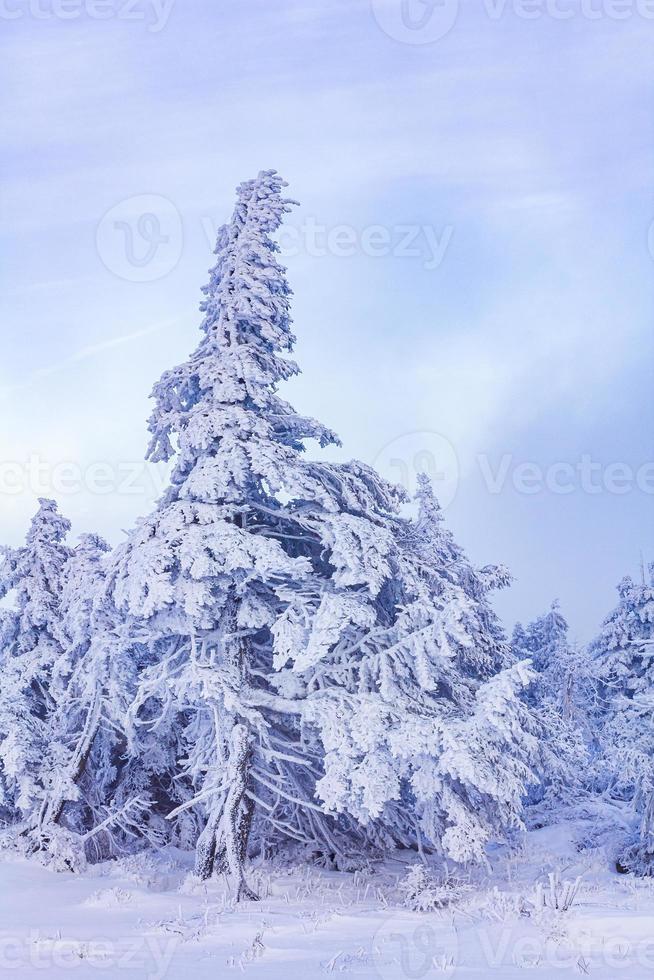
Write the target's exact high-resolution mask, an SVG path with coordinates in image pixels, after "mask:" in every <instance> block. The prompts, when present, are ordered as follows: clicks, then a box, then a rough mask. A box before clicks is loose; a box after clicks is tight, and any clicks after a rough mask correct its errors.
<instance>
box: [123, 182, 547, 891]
mask: <svg viewBox="0 0 654 980" xmlns="http://www.w3.org/2000/svg"><path fill="white" fill-rule="evenodd" d="M284 186H285V185H284V183H283V181H282V180H281V178H280V177H279V176H278V175H277V174H276V173H275V172H274V171H264V172H262V173H260V174H259V176H258V177H257V178H256V179H255V180H251V181H248V182H246V183H244V184H242V185H241V186H240V188H239V189H238V199H237V204H236V209H235V211H234V215H233V218H232V220H231V222H230V223H229V224H228V225H226V226H225V227H224V228H223V229H222V230H221V232H220V233H219V236H218V242H217V246H216V255H217V261H216V264H215V266H214V268H213V270H212V272H211V278H210V282H209V285H208V287H207V288H206V290H205V294H206V298H205V300H204V302H203V304H202V309H203V312H204V321H203V324H202V334H203V336H202V339H201V341H200V343H199V345H198V347H197V349H196V350H195V352H194V353H193V354H192V355H191V357H190V359H189V360H188V361H187V362H185V363H184V364H182V365H180V366H179V367H177V368H174V369H173V370H172V371H168V372H166V373H165V374H164V375H163V377H162V379H161V380H160V381H159V382H158V384H157V385H156V386H155V389H154V393H153V394H154V398H155V400H156V407H155V410H154V412H153V415H152V418H151V420H150V430H151V432H152V441H151V444H150V449H149V458H150V459H151V460H152V461H158V460H168V459H170V458H171V457H173V456H174V457H175V466H174V469H173V472H172V476H171V483H170V487H169V489H168V490H167V492H166V494H165V495H164V497H163V498H162V500H161V502H160V504H159V506H158V507H157V509H156V511H155V512H154V513H153V514H152V515H151V516H150V517H148V518H147V519H145V520H144V521H142V522H141V523H140V524H139V525H138V526H137V528H136V529H135V530H134V531H133V532H132V533H131V534H130V535H129V537H128V540H127V541H126V542H125V543H124V544H123V545H122V546H121V547H120V548H119V549H117V551H116V553H115V557H114V560H113V563H112V568H111V571H110V576H109V589H110V592H111V595H112V596H113V599H114V602H115V603H116V607H117V609H118V610H119V611H120V612H121V614H122V615H123V616H124V617H125V621H126V624H127V625H126V628H127V629H128V630H131V631H132V632H133V634H134V635H139V636H140V637H142V638H143V641H144V642H145V638H146V637H147V638H148V639H147V642H148V643H149V645H150V650H151V652H152V663H151V666H150V667H149V668H148V669H146V670H145V671H144V672H143V673H142V675H141V678H140V685H139V691H138V695H137V697H136V699H135V702H134V705H133V710H132V712H131V725H132V730H133V731H135V732H136V731H138V729H139V728H141V729H145V730H146V731H149V732H150V733H153V734H155V735H156V733H157V732H163V733H166V739H165V742H166V745H167V747H168V748H167V750H166V751H161V750H159V756H158V759H157V767H158V769H159V777H158V778H159V783H160V784H161V783H163V782H164V781H166V780H165V772H166V770H167V782H168V783H169V784H170V785H171V786H174V787H175V791H176V793H177V794H178V796H179V798H180V799H179V803H178V804H177V806H175V807H174V808H173V809H172V812H169V813H168V816H169V818H170V819H171V820H175V821H177V822H180V821H184V825H183V827H182V828H181V829H180V830H179V831H178V832H179V834H180V836H181V837H187V838H190V837H193V836H197V844H196V871H197V873H198V875H200V876H201V877H208V876H209V875H211V874H212V873H213V872H214V871H217V870H227V871H228V872H229V873H230V874H231V875H232V876H233V877H234V879H235V880H236V881H237V883H238V894H239V896H249V897H254V896H253V895H252V892H251V890H250V889H249V887H248V886H247V884H246V881H245V875H244V862H245V858H246V855H247V853H248V850H250V851H258V852H259V853H264V854H265V853H267V852H269V851H270V849H271V848H275V847H277V846H279V843H280V842H281V841H282V840H284V839H285V838H286V839H290V840H293V841H297V842H300V843H301V844H303V845H304V846H306V847H307V848H308V849H310V850H311V851H313V852H314V853H315V852H318V853H321V854H323V855H325V856H328V857H329V858H330V859H331V860H334V861H335V862H336V863H338V864H340V865H341V866H344V865H345V866H346V865H347V863H348V852H351V851H352V849H353V848H354V849H356V850H358V851H361V850H362V849H363V848H364V847H366V846H371V845H373V844H376V845H377V846H378V847H386V848H387V847H389V846H394V845H395V844H398V843H400V844H409V845H411V846H417V845H419V843H421V842H422V841H424V842H425V843H426V844H427V845H428V846H431V847H438V848H439V849H441V850H443V851H445V852H446V853H449V854H451V855H453V856H455V857H457V859H467V858H468V857H471V856H473V855H478V854H479V853H480V851H481V849H482V848H483V843H484V841H485V840H486V839H487V838H488V837H489V836H490V835H491V834H493V833H496V832H499V831H501V829H502V828H503V827H506V826H507V825H510V824H512V823H513V824H515V823H516V822H517V820H518V813H519V805H520V797H521V794H522V792H523V789H524V783H525V781H526V780H527V779H528V775H529V774H528V768H527V758H528V756H529V754H530V752H531V751H532V749H533V744H532V740H531V738H530V736H529V735H528V734H527V733H526V732H525V725H526V724H527V712H526V709H525V707H524V705H522V704H521V702H520V700H519V698H518V696H517V694H518V691H519V689H520V688H521V686H522V685H523V684H524V683H525V681H526V679H527V675H526V671H525V669H524V667H523V666H511V665H510V664H509V655H508V650H507V646H506V643H505V642H504V639H503V637H502V635H501V631H500V630H499V627H498V626H497V622H496V620H495V619H494V617H493V616H492V613H491V612H490V609H489V607H488V604H487V600H486V595H487V593H488V591H489V590H490V588H492V587H493V586H494V585H495V584H496V581H495V580H496V579H497V578H498V575H497V573H496V572H494V571H493V570H490V569H488V570H485V571H483V572H475V571H474V570H473V569H472V568H471V567H470V566H469V565H468V563H467V562H466V561H465V560H464V559H463V556H462V555H461V554H460V552H459V551H458V549H456V548H455V546H454V544H453V543H452V542H451V540H450V539H449V537H448V536H447V534H446V532H444V531H443V529H442V527H441V525H440V518H438V517H437V516H436V510H437V508H436V504H435V502H434V501H433V500H432V499H431V498H429V501H428V499H427V498H428V494H427V490H426V488H425V493H424V501H423V513H422V517H421V521H422V522H423V523H422V526H421V527H419V528H416V527H415V526H414V525H413V524H412V523H411V522H407V521H406V520H403V519H401V518H400V517H399V516H398V513H397V509H398V506H399V503H400V502H401V499H402V492H401V491H399V490H398V489H397V488H393V487H391V486H389V485H388V484H386V483H385V482H384V481H383V480H382V479H381V478H380V477H379V476H378V475H377V474H376V473H375V472H374V471H373V470H371V469H370V468H369V467H366V466H364V465H363V464H361V463H356V462H353V463H348V464H334V463H327V462H314V461H311V460H309V459H307V458H306V457H305V456H304V448H305V447H304V443H305V440H307V439H316V440H317V441H318V442H319V443H320V445H321V446H326V445H328V444H330V443H336V441H337V440H336V437H335V435H334V434H333V433H332V432H331V431H329V430H328V429H325V428H324V427H323V426H322V425H320V424H319V423H318V422H315V421H314V420H312V419H308V418H305V417H303V416H301V415H298V414H297V413H296V412H295V410H294V409H293V408H292V407H291V406H290V405H289V404H288V403H287V402H285V401H283V400H282V398H281V397H280V396H279V394H278V386H279V384H280V383H281V382H283V381H284V380H286V379H287V378H289V377H290V376H291V375H293V374H295V373H296V372H297V370H298V369H297V367H296V365H295V364H294V363H293V362H292V361H291V360H290V359H289V358H288V356H287V355H288V354H289V352H290V351H291V350H292V347H293V343H294V338H293V335H292V333H291V328H290V315H289V298H290V289H289V287H288V284H287V282H286V277H285V270H284V269H283V267H282V266H281V265H280V264H279V262H278V259H277V252H278V247H277V246H276V244H275V242H274V241H273V238H272V235H273V234H274V232H275V231H276V230H277V228H278V227H279V225H280V223H281V221H282V219H283V216H284V214H285V212H287V211H288V210H289V207H290V203H291V202H289V201H286V200H285V199H284V198H283V197H282V189H283V187H284ZM430 507H431V508H432V511H433V513H431V514H430V515H429V516H428V515H427V513H426V512H427V510H428V509H429V508H430ZM426 522H433V524H434V535H435V537H437V538H438V540H439V542H440V544H439V545H438V547H437V546H436V545H435V544H433V542H432V545H431V546H430V545H428V544H427V538H428V535H427V534H426V532H425V523H426ZM436 525H437V526H438V529H437V530H436ZM421 540H422V545H423V547H422V550H420V548H418V547H417V544H418V543H420V542H421ZM439 548H442V549H444V550H445V551H447V550H448V549H450V550H451V551H452V555H453V557H452V556H449V552H448V557H447V561H450V560H452V564H453V568H452V569H451V570H450V571H447V570H444V569H442V568H441V565H442V563H443V561H444V557H443V552H442V551H441V550H439ZM454 566H456V567H454ZM499 577H500V578H501V575H500V576H499ZM171 735H172V736H173V737H170V736H171ZM156 744H157V743H156V739H155V740H154V742H153V748H152V751H154V745H156ZM140 755H141V759H142V760H143V761H144V762H145V760H146V759H147V755H148V753H147V751H146V752H145V753H141V754H140Z"/></svg>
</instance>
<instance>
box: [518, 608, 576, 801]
mask: <svg viewBox="0 0 654 980" xmlns="http://www.w3.org/2000/svg"><path fill="white" fill-rule="evenodd" d="M512 648H513V653H514V656H516V657H517V658H518V659H525V658H528V659H530V660H531V663H532V666H533V668H534V671H535V674H534V678H533V681H532V683H531V684H530V685H529V687H528V688H527V689H526V691H525V695H524V696H525V700H526V701H527V703H528V704H529V706H530V707H531V708H532V710H533V712H534V716H535V718H536V720H537V723H538V728H539V731H540V735H541V737H540V739H539V753H538V755H539V759H538V765H537V772H538V776H539V783H538V786H537V787H536V788H535V789H534V790H532V792H531V793H530V798H529V799H530V802H531V803H544V804H545V809H546V810H547V809H551V808H554V807H556V806H557V805H558V804H559V803H560V802H572V801H576V800H578V797H579V792H580V790H581V787H582V781H583V779H584V777H585V773H586V768H587V765H588V762H589V758H590V756H589V749H590V742H591V726H590V721H589V716H588V711H589V702H590V701H591V700H592V696H593V691H594V685H593V681H592V678H591V671H590V669H589V664H588V657H587V655H586V653H585V652H584V651H583V650H580V649H579V648H578V647H576V646H574V645H572V644H571V643H570V641H569V639H568V623H567V622H566V620H565V618H564V617H563V615H562V614H561V611H560V608H559V603H558V602H554V603H552V606H551V608H550V610H549V611H548V612H547V613H545V614H544V615H543V616H540V617H539V618H538V619H536V620H535V621H534V622H532V623H529V625H528V626H526V627H524V626H522V624H521V623H518V624H516V627H515V629H514V632H513V638H512ZM538 813H539V817H542V815H543V807H542V806H541V807H539V810H538Z"/></svg>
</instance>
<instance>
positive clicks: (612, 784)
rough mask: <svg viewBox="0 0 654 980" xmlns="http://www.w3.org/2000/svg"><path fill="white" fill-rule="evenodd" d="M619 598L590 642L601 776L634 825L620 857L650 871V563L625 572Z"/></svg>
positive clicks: (653, 651)
mask: <svg viewBox="0 0 654 980" xmlns="http://www.w3.org/2000/svg"><path fill="white" fill-rule="evenodd" d="M618 594H619V597H620V598H619V602H618V604H617V606H616V607H615V609H614V610H613V611H612V612H611V613H610V614H609V616H608V617H607V618H606V620H605V621H604V624H603V627H602V630H601V632H600V634H599V636H598V637H597V638H596V639H595V641H594V642H593V643H592V644H591V655H592V656H593V660H594V664H595V666H596V669H597V672H598V675H599V679H600V684H599V695H600V710H599V715H598V722H599V725H600V740H601V745H602V759H601V762H602V767H601V773H600V780H601V785H602V788H603V789H604V790H605V792H608V793H609V794H611V795H612V796H613V797H614V798H616V799H619V800H623V801H627V802H630V803H631V804H632V806H633V809H634V813H635V815H636V816H637V818H638V820H639V829H638V831H637V833H636V834H635V835H634V838H633V839H632V840H631V841H630V843H629V846H628V847H627V850H626V852H625V854H623V855H622V857H621V862H622V863H623V864H624V866H625V867H627V868H630V869H632V870H634V871H637V872H639V873H647V874H652V873H654V564H652V565H650V566H649V568H648V570H647V574H646V573H645V571H644V570H643V574H642V577H641V581H640V582H634V581H633V580H632V579H631V578H629V577H627V578H625V579H623V580H622V582H621V583H620V585H619V586H618Z"/></svg>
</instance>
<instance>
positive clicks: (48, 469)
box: [0, 0, 654, 639]
mask: <svg viewBox="0 0 654 980" xmlns="http://www.w3.org/2000/svg"><path fill="white" fill-rule="evenodd" d="M523 2H524V4H525V5H524V7H522V6H521V5H520V3H519V2H518V0H514V2H512V3H509V2H507V3H505V4H504V3H500V2H499V0H481V2H475V3H474V4H473V3H472V2H468V3H465V2H461V3H460V4H459V5H457V4H456V3H455V0H443V2H442V3H441V4H438V3H437V4H436V5H435V6H426V5H425V4H424V3H422V0H408V5H407V6H406V7H405V8H402V5H401V2H400V0H373V2H372V3H370V2H369V0H349V2H340V0H311V2H306V0H304V2H290V0H286V2H278V0H249V2H248V3H243V2H242V0H220V2H215V0H212V2H209V0H206V2H205V0H176V2H171V0H167V2H166V3H163V6H162V3H161V2H155V0H152V2H149V0H138V2H136V3H134V2H133V0H130V3H129V5H128V3H127V0H110V2H106V0H95V4H94V2H93V0H63V5H62V0H4V2H3V3H2V4H1V5H0V6H1V8H2V9H1V10H0V19H3V20H5V21H6V23H3V24H2V41H1V42H0V44H1V51H0V81H1V82H2V86H3V91H4V93H5V99H6V106H5V125H4V127H3V130H4V131H3V136H4V142H5V154H4V181H3V184H4V189H3V191H2V211H3V214H4V222H3V228H4V230H3V233H2V243H1V244H2V260H3V261H2V269H3V280H4V281H3V296H4V299H3V307H4V308H3V311H2V323H3V331H2V334H3V352H2V357H1V358H0V411H1V412H2V420H3V425H2V431H1V433H0V460H1V461H2V463H3V466H4V469H3V470H2V474H1V476H2V479H0V485H1V486H0V489H1V490H2V492H1V493H0V539H1V540H3V541H5V542H7V543H12V544H14V543H18V542H19V541H20V540H21V538H22V536H23V534H24V531H25V527H26V524H27V522H28V520H29V517H30V515H31V513H32V511H33V510H34V509H35V505H36V497H37V496H38V494H39V493H43V492H48V491H49V495H54V496H56V497H58V499H59V501H60V503H61V507H62V510H64V511H65V512H66V513H67V514H68V515H69V516H70V517H71V518H72V520H73V522H74V527H75V530H76V531H78V532H81V531H85V530H90V529H98V530H100V531H101V532H102V533H104V534H105V535H106V536H107V537H109V538H110V540H112V541H117V540H118V539H119V538H120V535H121V533H122V529H124V528H127V527H129V526H130V525H131V524H132V523H133V522H134V520H135V519H136V518H137V516H138V515H139V514H142V513H145V512H147V510H148V508H149V507H150V506H151V503H152V501H153V500H154V499H155V497H156V496H157V487H158V486H159V487H160V486H161V480H162V479H163V478H165V474H161V473H159V472H157V473H152V472H150V471H148V470H145V469H143V468H142V467H140V464H139V461H140V460H141V459H142V456H143V453H144V449H145V445H146V441H147V432H146V418H147V415H148V411H149V408H148V400H147V396H148V392H149V390H150V388H151V386H152V384H153V382H154V381H155V380H156V379H157V377H158V376H159V374H160V372H161V371H162V370H164V369H165V368H166V367H169V366H171V365H172V364H174V363H176V362H178V361H179V360H180V359H182V358H183V357H185V356H186V354H187V353H188V352H189V351H190V350H191V349H192V348H193V346H194V345H195V343H196V338H197V334H196V331H197V326H198V323H199V315H198V312H197V304H198V300H199V296H200V287H201V285H202V284H203V282H204V281H205V280H206V269H207V268H208V267H209V265H210V262H211V239H212V237H213V232H214V230H215V228H216V227H217V226H218V224H219V223H220V222H221V220H224V219H226V218H227V217H228V215H229V213H230V211H231V206H232V200H233V189H234V186H235V185H236V184H237V183H238V182H239V181H241V180H242V179H245V178H247V177H249V176H251V175H253V174H255V173H256V172H257V171H258V170H259V169H261V168H265V167H275V168H276V169H278V170H279V171H280V172H281V173H282V174H283V175H284V176H285V177H286V179H287V180H288V181H289V184H290V187H289V193H290V194H291V196H293V197H294V198H297V199H298V200H299V201H301V207H299V208H298V209H296V211H295V212H294V214H293V215H292V216H291V217H290V218H289V230H288V232H287V234H286V237H285V238H284V240H283V248H284V255H285V260H286V264H287V266H288V269H289V276H290V278H291V284H292V286H293V288H294V291H295V303H294V313H295V326H296V332H297V335H298V348H297V358H298V360H299V362H300V364H301V366H302V368H303V371H304V373H303V375H302V377H301V378H299V379H297V380H296V381H294V382H292V383H291V384H290V385H289V388H288V397H290V398H291V400H293V401H294V402H295V403H296V404H297V406H298V407H299V408H301V409H302V410H304V411H307V412H309V413H312V414H314V415H316V416H319V417H320V418H321V419H322V420H323V421H325V422H326V423H328V424H329V425H331V426H332V427H334V428H336V429H337V430H338V431H339V433H340V435H341V437H342V439H343V443H344V448H343V451H342V453H341V455H342V456H344V457H350V456H356V457H359V458H361V459H364V460H366V461H369V462H375V463H376V464H377V465H379V467H380V468H381V469H382V470H383V471H384V472H385V473H386V475H388V476H390V477H394V478H396V479H401V480H405V481H407V483H408V485H409V486H411V485H412V481H413V480H414V475H415V470H416V468H418V467H420V466H426V467H427V469H429V470H431V471H432V472H433V473H434V475H435V476H436V479H437V487H439V488H440V489H441V490H442V495H443V499H444V503H447V507H446V513H447V518H448V521H449V523H450V526H451V527H452V528H453V530H454V531H455V533H456V535H457V537H458V538H459V539H460V540H461V542H462V543H463V544H464V545H465V546H466V548H467V549H468V551H469V553H470V555H471V557H472V558H473V559H474V560H475V561H476V562H478V563H479V564H485V563H488V562H492V561H502V562H505V563H506V564H507V565H508V566H509V567H510V568H511V570H512V571H513V573H514V575H515V577H516V582H515V584H514V586H513V588H512V589H511V590H510V593H506V594H504V595H503V596H502V597H501V598H500V599H499V600H498V609H499V610H500V612H501V613H502V614H503V615H504V616H505V618H506V621H507V623H508V625H509V626H510V625H511V624H512V623H513V621H514V620H515V619H517V618H524V619H528V618H530V617H533V616H535V615H537V614H539V613H540V612H541V611H542V610H543V609H545V608H547V606H548V605H549V603H550V602H551V600H552V599H553V598H555V597H558V598H560V600H561V602H562V606H563V611H564V612H565V613H566V615H567V616H568V619H569V620H570V623H571V625H572V628H573V631H574V633H575V634H576V635H577V636H579V637H580V638H581V639H586V638H588V637H589V636H590V635H592V633H593V632H594V630H595V629H596V628H597V626H598V624H599V622H600V621H601V619H602V617H603V616H604V615H605V614H606V612H608V610H609V609H610V607H611V605H612V604H613V602H614V595H615V593H614V586H615V584H616V583H617V581H618V580H619V579H620V578H621V577H622V576H623V575H624V574H627V573H632V574H636V573H637V571H638V563H639V554H640V551H641V550H642V551H643V552H644V553H645V557H646V558H648V557H649V558H652V557H654V555H653V554H652V548H651V543H652V540H653V538H652V530H653V529H654V528H653V523H654V517H653V511H654V508H653V506H652V504H653V501H654V497H653V491H654V472H653V469H652V466H651V461H652V459H653V458H654V453H653V447H652V432H653V431H654V429H653V422H654V404H653V399H654V395H653V391H654V386H653V384H652V381H653V365H654V339H653V337H654V335H653V331H652V306H653V304H652V300H653V296H652V283H653V278H654V276H653V273H654V265H653V262H654V260H653V258H652V254H651V252H650V248H649V247H648V243H649V244H653V243H654V232H650V224H651V222H652V220H653V219H654V201H653V199H652V193H651V177H652V163H653V159H652V156H653V154H652V143H653V140H652V137H653V132H652V114H651V104H652V88H653V80H654V79H653V76H654V61H653V59H652V57H651V40H652V30H653V29H654V24H653V23H652V20H651V18H650V16H649V14H648V4H647V3H646V2H645V0H640V2H639V3H637V2H636V0H634V2H633V3H631V4H630V3H629V0H620V4H618V3H617V0H612V2H611V0H584V2H583V3H582V2H581V0H580V2H579V3H576V2H573V0H569V2H567V3H566V2H564V0H560V2H559V3H558V5H557V4H555V3H554V2H553V0H543V2H542V3H541V4H540V6H539V4H538V0H536V4H535V6H534V3H533V2H532V3H530V4H528V3H526V0H523ZM102 4H104V6H102ZM402 9H404V12H405V15H406V16H405V20H404V21H403V20H402ZM534 11H535V14H536V15H535V16H534ZM559 11H564V12H566V13H570V14H571V15H570V16H569V17H568V16H565V17H564V16H562V15H560V14H559V13H558V12H559ZM100 13H102V14H103V16H102V19H101V18H100V16H99V14H100ZM527 13H531V16H529V17H528V16H527ZM651 13H652V15H653V16H654V12H651ZM646 14H648V16H646ZM64 15H65V16H64ZM618 17H619V18H620V19H618ZM407 18H408V19H407ZM423 22H424V25H425V26H424V27H416V25H420V24H422V23H423ZM407 24H408V25H409V26H407ZM411 25H412V26H411ZM447 26H449V27H450V29H449V30H447V31H446V30H445V28H446V27H447ZM429 32H431V34H436V35H439V34H442V36H436V37H434V38H431V37H430V35H429ZM653 247H654V244H653ZM584 459H586V460H587V461H589V462H588V463H587V465H590V467H591V469H590V471H588V472H590V473H591V477H590V478H589V477H588V476H586V477H584V476H583V474H582V472H581V471H582V469H583V466H584V463H583V460H584ZM648 464H650V465H649V466H648ZM66 467H68V469H67V470H66ZM580 468H581V469H580ZM53 474H54V476H53ZM589 479H590V483H589ZM597 486H599V490H597V489H596V488H597ZM589 489H590V491H592V492H589ZM526 491H529V492H526Z"/></svg>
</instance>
